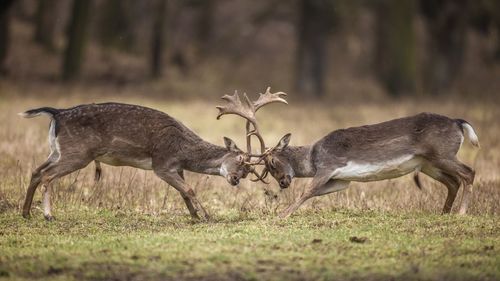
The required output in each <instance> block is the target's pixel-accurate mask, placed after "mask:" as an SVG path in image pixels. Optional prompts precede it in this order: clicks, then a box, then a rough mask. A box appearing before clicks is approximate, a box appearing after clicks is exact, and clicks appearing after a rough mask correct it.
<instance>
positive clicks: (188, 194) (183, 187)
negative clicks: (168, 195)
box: [154, 169, 210, 220]
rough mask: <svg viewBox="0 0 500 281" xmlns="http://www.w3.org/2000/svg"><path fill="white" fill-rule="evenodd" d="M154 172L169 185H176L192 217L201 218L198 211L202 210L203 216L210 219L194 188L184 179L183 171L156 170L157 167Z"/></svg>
mask: <svg viewBox="0 0 500 281" xmlns="http://www.w3.org/2000/svg"><path fill="white" fill-rule="evenodd" d="M154 172H155V174H156V175H157V176H158V177H160V178H161V179H162V180H164V181H165V182H167V183H168V184H169V185H171V186H172V187H174V188H175V189H176V190H177V191H179V193H180V194H181V196H182V199H183V200H184V203H186V206H187V208H188V210H189V213H190V214H191V217H193V218H194V219H200V216H199V215H198V212H201V214H202V218H203V219H204V220H208V219H209V218H210V216H209V215H208V213H207V211H205V209H204V208H203V206H202V205H201V203H200V202H199V201H198V199H197V198H196V195H195V193H194V191H193V189H191V188H190V187H189V186H188V185H187V184H186V183H185V181H184V179H183V177H184V176H183V174H182V173H178V172H170V171H163V170H156V169H154Z"/></svg>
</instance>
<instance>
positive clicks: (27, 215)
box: [23, 212, 31, 219]
mask: <svg viewBox="0 0 500 281" xmlns="http://www.w3.org/2000/svg"><path fill="white" fill-rule="evenodd" d="M30 217H31V216H30V213H29V212H23V218H25V219H29V218H30Z"/></svg>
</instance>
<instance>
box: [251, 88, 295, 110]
mask: <svg viewBox="0 0 500 281" xmlns="http://www.w3.org/2000/svg"><path fill="white" fill-rule="evenodd" d="M286 96H287V94H286V93H284V92H276V93H271V87H267V89H266V92H265V93H264V94H259V98H258V99H257V101H255V102H254V103H253V106H254V108H255V111H257V110H259V108H261V107H263V106H264V105H266V104H268V103H272V102H281V103H284V104H288V102H287V101H286V100H285V99H284V97H286Z"/></svg>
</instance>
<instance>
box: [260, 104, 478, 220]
mask: <svg viewBox="0 0 500 281" xmlns="http://www.w3.org/2000/svg"><path fill="white" fill-rule="evenodd" d="M464 135H467V137H468V138H469V140H470V142H471V143H472V144H473V145H474V146H476V147H479V141H478V137H477V135H476V133H475V132H474V129H473V128H472V126H471V125H470V124H469V123H468V122H466V121H465V120H462V119H451V118H448V117H445V116H441V115H437V114H432V113H421V114H418V115H415V116H410V117H406V118H400V119H395V120H391V121H387V122H383V123H379V124H375V125H368V126H361V127H353V128H347V129H340V130H336V131H333V132H331V133H330V134H328V135H327V136H325V137H323V138H322V139H320V140H319V141H317V142H316V143H314V144H313V145H309V146H289V145H288V144H289V141H290V136H291V135H290V134H287V135H285V136H284V137H283V138H282V139H281V140H280V141H279V143H278V144H277V145H276V146H275V147H273V148H271V149H268V150H267V151H266V152H265V153H264V154H263V155H262V157H261V159H263V161H264V162H265V168H264V170H263V171H262V174H261V176H260V178H265V176H266V175H267V173H268V172H269V173H271V175H272V176H273V177H274V178H275V179H276V180H277V181H278V183H279V185H280V187H281V188H287V187H288V186H289V185H290V183H291V181H292V179H293V178H294V177H297V178H304V177H312V178H313V180H312V183H311V186H310V188H308V189H307V190H306V191H305V193H304V194H303V195H302V196H301V197H300V198H299V200H298V201H297V202H295V203H293V204H292V205H290V206H289V207H288V208H287V209H286V210H284V211H283V212H282V213H281V214H280V216H281V217H282V218H286V217H288V216H290V214H292V213H293V212H294V211H295V210H297V209H298V208H299V207H300V206H301V205H302V204H303V203H304V202H305V201H306V200H308V199H310V198H312V197H314V196H320V195H324V194H328V193H332V192H336V191H340V190H343V189H345V188H347V187H348V186H349V182H351V181H359V182H369V181H379V180H384V179H390V178H396V177H400V176H403V175H406V174H408V173H410V172H415V181H416V182H417V185H419V187H420V184H419V181H418V173H419V172H422V173H424V174H426V175H428V176H429V177H431V178H433V179H435V180H437V181H439V182H441V183H443V184H444V185H445V186H446V187H447V189H448V195H447V198H446V202H445V204H444V207H443V213H449V212H450V211H451V208H452V205H453V202H454V201H455V197H456V195H457V192H458V190H459V187H460V185H461V184H462V183H463V185H464V196H463V199H462V204H461V206H460V210H459V213H460V214H465V213H466V212H467V207H468V204H469V201H470V198H471V194H472V184H473V181H474V175H475V172H474V171H473V170H472V169H471V168H470V167H468V166H467V165H465V164H463V163H461V162H460V161H459V160H458V159H457V158H456V155H457V152H458V150H459V149H460V147H461V145H462V142H463V140H464Z"/></svg>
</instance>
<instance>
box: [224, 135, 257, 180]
mask: <svg viewBox="0 0 500 281" xmlns="http://www.w3.org/2000/svg"><path fill="white" fill-rule="evenodd" d="M224 144H225V146H226V148H227V150H228V153H227V154H226V155H225V156H224V157H223V159H222V164H221V167H220V174H221V176H223V177H224V178H226V180H227V181H228V182H229V184H231V185H233V186H236V185H238V184H239V183H240V179H241V178H246V177H247V175H248V173H250V172H252V171H253V166H252V165H251V164H250V156H249V155H248V153H246V152H244V151H243V150H241V149H239V148H238V147H237V146H236V144H235V143H234V141H233V140H231V139H230V138H227V137H224Z"/></svg>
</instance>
